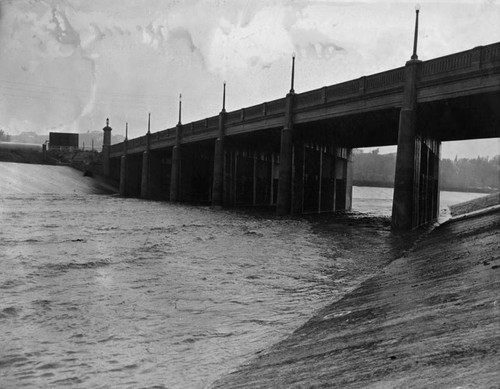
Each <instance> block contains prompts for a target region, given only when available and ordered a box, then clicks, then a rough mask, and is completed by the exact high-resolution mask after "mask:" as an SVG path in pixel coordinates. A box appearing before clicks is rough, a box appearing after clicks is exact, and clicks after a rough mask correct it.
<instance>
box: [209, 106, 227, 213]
mask: <svg viewBox="0 0 500 389" xmlns="http://www.w3.org/2000/svg"><path fill="white" fill-rule="evenodd" d="M225 125H226V111H225V110H224V109H223V110H222V111H221V113H220V114H219V136H218V138H217V139H216V140H215V148H214V178H213V186H212V205H214V206H221V205H222V204H223V199H224V136H225Z"/></svg>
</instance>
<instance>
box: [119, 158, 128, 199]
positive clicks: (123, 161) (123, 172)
mask: <svg viewBox="0 0 500 389" xmlns="http://www.w3.org/2000/svg"><path fill="white" fill-rule="evenodd" d="M120 196H122V197H126V196H127V155H126V154H125V155H122V156H121V158H120Z"/></svg>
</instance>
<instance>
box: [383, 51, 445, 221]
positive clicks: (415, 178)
mask: <svg viewBox="0 0 500 389" xmlns="http://www.w3.org/2000/svg"><path fill="white" fill-rule="evenodd" d="M420 63H421V62H420V61H418V60H411V61H408V62H407V64H406V70H405V89H404V96H403V105H402V108H401V112H400V115H399V131H398V149H397V157H396V174H395V177H394V197H393V203H392V228H393V229H396V230H411V229H413V228H416V227H418V226H421V225H423V224H426V223H429V222H431V221H432V220H435V219H436V218H437V217H438V216H439V189H438V176H439V149H440V143H439V142H438V141H436V140H433V139H431V138H430V137H429V136H427V135H425V133H424V123H419V122H418V113H417V88H416V84H417V76H418V68H419V65H420Z"/></svg>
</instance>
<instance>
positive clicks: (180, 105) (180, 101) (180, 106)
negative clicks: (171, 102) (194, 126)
mask: <svg viewBox="0 0 500 389" xmlns="http://www.w3.org/2000/svg"><path fill="white" fill-rule="evenodd" d="M181 112H182V93H179V123H178V124H181Z"/></svg>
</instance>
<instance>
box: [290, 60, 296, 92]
mask: <svg viewBox="0 0 500 389" xmlns="http://www.w3.org/2000/svg"><path fill="white" fill-rule="evenodd" d="M294 78H295V53H292V80H291V87H290V93H295V91H294V89H293V83H294Z"/></svg>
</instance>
